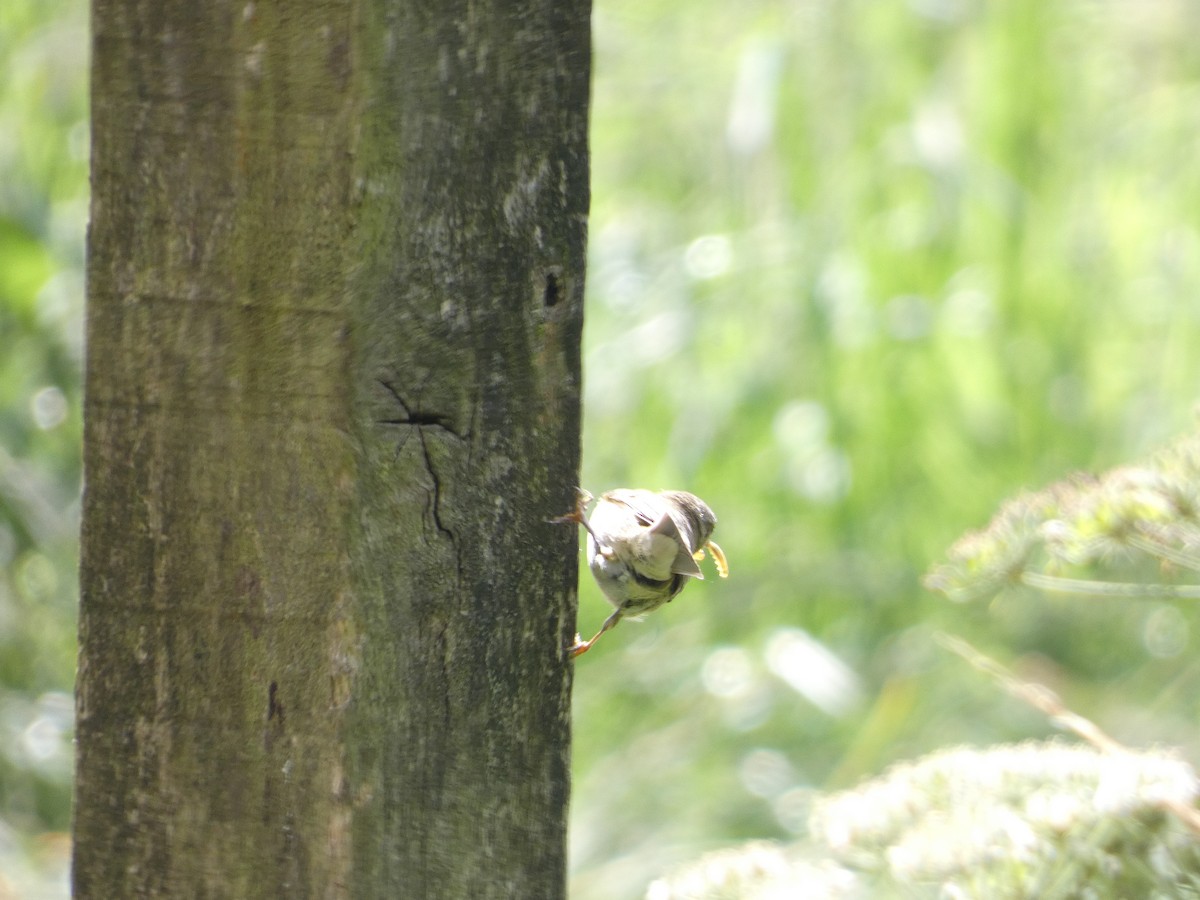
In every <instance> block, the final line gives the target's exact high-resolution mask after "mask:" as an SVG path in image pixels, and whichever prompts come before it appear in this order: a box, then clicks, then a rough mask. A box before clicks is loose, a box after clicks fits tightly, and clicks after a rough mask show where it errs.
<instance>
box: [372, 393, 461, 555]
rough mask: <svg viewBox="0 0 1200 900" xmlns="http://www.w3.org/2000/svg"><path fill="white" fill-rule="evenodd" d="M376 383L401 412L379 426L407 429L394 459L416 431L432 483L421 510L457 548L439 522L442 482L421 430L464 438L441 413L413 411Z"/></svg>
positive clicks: (446, 528)
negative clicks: (423, 507)
mask: <svg viewBox="0 0 1200 900" xmlns="http://www.w3.org/2000/svg"><path fill="white" fill-rule="evenodd" d="M378 381H379V383H380V384H381V385H383V387H384V389H386V390H387V392H388V393H389V394H391V395H392V399H393V400H395V401H396V404H397V405H398V406H399V407H400V409H401V410H403V412H404V416H403V418H397V419H380V420H379V424H380V425H392V426H407V427H408V428H409V429H411V430H410V431H408V432H406V433H405V435H404V437H403V438H402V439H401V440H400V442H399V443H398V444H397V445H396V456H397V457H399V455H400V451H401V450H403V449H404V446H405V445H406V444H407V443H408V439H409V437H410V436H411V435H412V432H413V431H416V433H417V440H418V441H420V443H421V455H422V457H423V458H424V460H425V470H426V471H427V472H428V473H429V480H430V482H431V483H432V487H431V488H430V489H429V503H428V505H427V506H426V507H425V511H426V513H428V514H429V516H430V518H431V519H433V524H434V527H436V528H437V530H438V533H439V534H442V535H444V536H445V537H447V538H449V539H450V541H451V543H453V544H455V546H457V544H458V537H457V535H455V533H454V531H453V530H452V529H450V528H449V527H448V526H447V525H446V523H445V522H443V521H442V513H441V501H442V480H441V478H440V477H439V476H438V473H437V468H436V467H435V466H434V464H433V456H432V455H431V454H430V452H429V443H428V441H426V439H425V431H424V429H425V428H439V429H441V430H442V431H444V432H445V433H446V434H448V435H450V436H451V437H453V438H455V439H456V440H458V441H460V442H461V441H464V440H465V439H466V438H465V436H464V435H462V434H459V433H458V431H456V430H455V429H454V428H453V427H452V424H453V420H452V419H451V417H450V416H447V415H443V414H442V413H434V412H427V411H424V410H422V409H420V407H419V405H418V406H417V407H415V408H410V407H409V405H408V404H407V403H406V402H405V400H404V398H403V397H402V396H401V395H400V391H399V390H397V389H396V387H395V385H393V384H392V383H391V382H388V381H385V380H384V379H382V378H380V379H378ZM459 569H460V573H459V574H460V576H461V564H460V565H459Z"/></svg>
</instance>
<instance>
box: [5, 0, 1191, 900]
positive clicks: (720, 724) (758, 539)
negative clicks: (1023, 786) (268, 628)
mask: <svg viewBox="0 0 1200 900" xmlns="http://www.w3.org/2000/svg"><path fill="white" fill-rule="evenodd" d="M86 16H87V10H86V7H85V5H84V4H83V3H82V2H81V0H39V2H34V0H6V2H5V3H4V4H3V5H2V6H0V572H2V574H0V642H2V648H0V729H2V730H3V731H2V739H0V871H3V872H4V873H5V876H4V877H6V878H7V879H8V880H9V882H11V883H12V884H14V885H21V886H22V887H24V888H25V889H26V893H27V895H28V896H38V895H43V894H44V895H45V896H65V895H66V881H65V876H64V874H63V872H64V871H65V870H64V869H63V867H62V861H63V860H64V859H65V853H64V848H65V842H64V841H63V840H62V839H61V833H62V832H63V831H64V830H65V829H66V828H67V827H68V818H69V787H70V780H69V774H70V773H69V764H70V744H69V740H70V700H69V695H70V690H71V677H72V671H73V644H74V605H75V602H76V593H75V591H76V589H75V581H76V576H75V565H76V547H75V532H76V527H77V496H78V489H79V441H80V424H79V407H80V404H79V362H80V334H81V311H82V296H83V269H82V266H83V235H84V227H85V218H86V186H87V185H86V157H87V122H86V74H87V72H86V60H87V55H88V49H87V46H88V45H87V34H86ZM594 23H595V46H596V81H595V89H594V112H593V133H592V139H593V151H594V155H593V215H592V221H591V249H590V255H591V259H590V271H589V285H588V317H587V326H586V333H585V340H586V347H585V353H586V356H585V379H586V398H585V402H586V407H585V416H586V420H585V435H584V438H585V443H584V448H585V450H584V473H583V483H584V486H586V487H587V488H589V489H590V490H592V491H593V492H599V491H602V490H605V489H608V488H611V487H614V486H634V487H647V488H667V487H674V488H683V489H687V490H691V491H694V492H696V493H697V494H699V495H700V496H702V497H703V498H704V499H705V500H706V501H708V503H709V504H710V505H711V506H712V507H713V508H714V510H716V512H717V515H718V516H719V517H720V520H721V524H720V526H719V527H718V530H717V534H716V538H717V540H719V541H720V543H721V545H722V546H723V547H724V548H725V550H726V552H727V554H728V555H729V559H730V564H731V567H732V574H731V577H730V579H729V580H728V581H721V582H718V581H717V580H716V579H712V578H710V579H708V580H707V581H705V582H703V583H700V584H696V585H693V586H691V587H690V588H689V589H688V591H687V592H686V593H685V594H684V595H683V596H682V597H681V598H680V599H679V600H678V601H677V602H675V603H672V604H671V605H670V606H669V607H667V608H665V609H664V610H661V611H660V612H658V613H656V614H654V615H652V616H650V617H648V618H647V619H646V620H645V621H644V622H641V623H623V624H622V625H621V626H620V628H619V629H617V630H616V631H615V632H614V633H613V634H612V635H610V636H609V637H608V638H606V639H605V641H602V642H601V643H600V644H599V645H598V647H597V648H596V649H595V650H593V651H592V652H590V653H589V654H587V655H586V656H585V657H583V658H582V659H580V660H579V662H578V669H577V678H576V706H575V712H576V719H575V750H574V752H575V772H576V785H575V790H574V796H573V813H572V856H573V872H574V876H573V884H572V893H573V896H575V897H577V898H579V900H592V898H596V900H599V898H605V900H613V898H616V900H621V898H625V897H634V896H640V895H641V894H642V893H643V892H644V890H645V888H646V885H647V884H648V883H649V882H650V881H651V880H652V879H653V878H655V877H656V876H658V875H661V874H662V873H663V872H665V871H667V870H668V869H670V868H672V867H673V866H674V865H675V864H677V863H680V862H683V861H686V860H689V859H692V858H695V857H696V856H698V855H700V854H701V853H702V852H704V851H707V850H710V849H713V848H716V847H721V846H726V845H729V844H734V843H739V842H741V841H744V840H747V839H751V838H775V839H781V840H790V839H792V838H794V837H796V836H797V835H799V834H800V833H801V832H802V831H803V830H804V828H805V825H806V822H807V820H808V813H809V808H810V806H811V802H812V797H813V794H814V792H815V791H817V790H825V789H833V788H843V787H848V786H851V785H853V784H855V783H857V782H858V781H860V780H861V779H863V778H865V777H867V776H869V775H871V774H874V773H877V772H879V771H881V770H882V769H883V768H884V767H886V766H887V765H888V764H889V763H890V762H892V761H895V760H898V759H903V758H910V757H913V756H916V755H918V754H921V753H925V752H928V751H930V750H933V749H935V748H937V747H941V746H945V745H949V744H958V743H963V742H966V743H970V744H975V745H984V744H989V743H992V742H997V741H1011V740H1020V739H1025V738H1029V737H1042V736H1045V734H1046V732H1047V725H1046V723H1045V721H1044V719H1043V718H1042V717H1040V716H1039V715H1037V714H1035V713H1034V712H1032V711H1030V710H1028V709H1026V708H1023V707H1022V706H1021V705H1020V704H1018V703H1016V702H1010V701H1008V700H1006V699H1004V698H1001V697H998V696H997V694H996V691H995V689H994V686H992V685H990V684H988V683H987V682H986V680H984V679H981V678H977V677H974V676H973V675H972V674H971V673H970V672H969V671H968V670H966V669H965V667H964V666H963V664H962V662H961V661H959V660H957V659H955V658H954V657H952V656H950V655H949V654H947V653H946V652H944V651H942V650H940V649H939V648H938V647H937V646H936V645H935V644H934V642H933V640H932V634H933V633H934V632H935V631H937V630H939V629H946V630H948V631H952V632H954V633H956V634H961V635H963V636H964V637H966V638H968V639H969V640H971V641H972V642H973V643H975V644H976V645H977V646H979V647H980V648H981V649H983V650H984V651H986V652H989V653H991V654H993V655H995V656H996V657H997V658H999V659H1003V660H1005V661H1006V662H1007V663H1008V664H1009V665H1011V666H1012V667H1013V668H1014V669H1015V670H1016V671H1018V672H1020V673H1021V674H1023V675H1025V676H1028V677H1031V678H1035V679H1037V680H1040V681H1043V682H1045V683H1047V684H1048V685H1051V686H1052V687H1054V689H1055V690H1057V691H1058V692H1060V693H1061V694H1062V695H1063V696H1064V697H1065V698H1066V699H1067V700H1068V702H1069V703H1070V704H1071V706H1072V707H1073V708H1075V709H1078V710H1079V711H1080V712H1082V713H1085V714H1087V715H1088V716H1090V717H1091V718H1093V719H1095V720H1096V721H1098V722H1099V723H1101V724H1102V725H1103V726H1104V727H1105V728H1106V729H1107V730H1108V731H1109V732H1110V733H1112V734H1113V735H1114V736H1115V737H1116V738H1118V739H1119V740H1122V741H1124V742H1126V743H1128V744H1131V745H1133V746H1140V745H1143V744H1145V743H1148V742H1154V743H1164V744H1175V745H1179V746H1180V747H1182V748H1183V751H1184V753H1185V754H1186V755H1187V756H1188V757H1189V758H1191V759H1196V758H1197V756H1198V753H1197V750H1198V749H1200V748H1198V746H1197V745H1198V744H1200V739H1198V736H1197V732H1196V728H1195V724H1194V723H1195V722H1196V720H1197V714H1198V712H1200V710H1198V709H1197V707H1198V706H1200V671H1198V670H1197V666H1196V664H1195V663H1194V662H1191V661H1190V660H1191V657H1192V656H1194V654H1190V653H1189V650H1190V649H1191V641H1190V629H1191V627H1192V623H1193V622H1194V621H1195V619H1196V614H1195V612H1194V611H1193V609H1192V605H1191V604H1189V603H1187V602H1183V601H1179V602H1169V601H1155V602H1141V601H1139V602H1136V603H1134V602H1130V601H1128V600H1122V599H1120V598H1087V597H1072V596H1047V595H1041V594H1038V593H1036V592H1033V591H1027V590H1020V589H1009V590H1005V591H1001V592H1000V593H999V594H997V595H996V596H995V597H994V598H993V599H991V600H990V601H989V602H987V603H977V604H954V603H950V602H948V601H947V600H946V599H944V598H943V597H940V596H938V595H935V594H932V593H929V592H927V591H925V590H924V589H922V587H921V586H920V577H921V574H922V573H923V572H924V571H926V570H927V569H928V568H929V567H930V565H931V564H933V563H934V562H936V561H938V560H941V559H943V558H944V554H945V551H946V549H947V548H948V547H949V546H950V545H951V544H952V543H954V541H955V540H956V539H957V538H958V537H959V536H960V535H962V534H963V533H964V532H966V531H968V530H971V529H976V528H980V527H982V526H984V525H985V524H986V523H987V522H988V521H989V520H990V519H991V517H992V514H993V512H994V511H995V510H996V509H997V507H998V506H999V505H1000V504H1001V502H1002V501H1003V500H1004V499H1005V498H1007V497H1010V496H1013V495H1016V494H1017V493H1018V492H1019V491H1020V490H1021V489H1022V488H1026V487H1029V488H1037V487H1040V486H1043V485H1046V484H1049V483H1051V482H1054V481H1057V480H1059V479H1061V478H1063V477H1064V476H1065V475H1066V474H1067V473H1069V472H1071V471H1074V470H1078V469H1083V470H1100V469H1106V468H1108V467H1110V466H1113V465H1116V464H1118V463H1121V462H1123V461H1126V460H1131V459H1136V458H1139V457H1141V456H1143V455H1144V454H1146V453H1147V452H1148V451H1149V450H1151V449H1152V448H1154V447H1157V446H1160V445H1164V444H1166V443H1168V441H1169V440H1170V438H1171V437H1173V436H1174V435H1178V434H1183V433H1186V432H1189V431H1190V430H1192V428H1193V412H1192V405H1193V403H1194V400H1195V394H1196V383H1197V379H1196V371H1195V366H1194V362H1193V361H1194V360H1195V359H1197V358H1200V327H1198V326H1200V301H1198V300H1197V297H1198V296H1200V167H1198V166H1197V165H1196V164H1195V156H1196V147H1197V134H1200V127H1198V126H1200V121H1198V120H1200V104H1197V102H1196V98H1197V96H1198V95H1200V50H1197V49H1196V46H1195V42H1194V40H1192V36H1193V35H1194V34H1195V33H1196V29H1197V27H1198V26H1200V8H1197V7H1196V6H1195V5H1193V4H1189V3H1187V2H1184V0H1153V2H1149V3H1139V4H1135V3H1127V2H1126V3H1121V2H1109V3H1097V2H1095V0H1062V2H1059V3H1052V4H1050V3H1043V2H1041V0H1010V2H1006V3H998V4H986V3H982V2H980V0H908V2H895V3H878V2H869V0H841V2H836V3H835V2H829V0H794V2H787V3H785V2H767V0H758V2H750V3H744V4H727V3H720V2H715V0H690V2H688V3H682V2H679V0H672V2H667V0H652V2H644V0H643V2H636V3H635V2H633V0H598V2H597V4H596V8H595V13H594ZM607 612H608V607H607V605H606V604H605V603H604V601H603V599H602V598H601V596H600V594H599V592H598V591H597V590H596V589H595V587H594V585H593V584H592V583H591V582H590V580H585V583H584V584H583V585H582V591H581V610H580V631H582V632H584V633H585V634H587V633H590V632H591V630H592V629H594V628H595V627H597V626H598V625H599V624H600V622H602V621H603V619H604V618H605V616H606V615H607ZM1166 633H1169V634H1170V636H1171V640H1163V639H1162V636H1163V635H1164V634H1166ZM22 873H24V874H22ZM29 885H32V887H30V886H29ZM4 886H5V885H4V884H2V883H0V888H2V887H4ZM39 891H40V892H42V894H39V893H38V892H39ZM0 893H2V890H0Z"/></svg>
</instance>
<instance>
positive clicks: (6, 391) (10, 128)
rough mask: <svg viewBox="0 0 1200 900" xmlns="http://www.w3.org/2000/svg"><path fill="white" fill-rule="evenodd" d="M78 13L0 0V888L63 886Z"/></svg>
mask: <svg viewBox="0 0 1200 900" xmlns="http://www.w3.org/2000/svg"><path fill="white" fill-rule="evenodd" d="M87 134H88V124H87V19H86V7H85V6H84V5H83V4H82V3H80V2H78V0H5V3H4V4H2V5H0V895H4V896H10V894H8V893H7V892H6V891H8V890H12V891H18V890H19V891H20V893H18V894H16V895H17V896H43V895H46V896H65V894H66V889H67V888H66V874H65V873H66V861H67V842H66V840H65V837H64V836H63V832H65V831H66V830H67V828H68V827H69V820H70V775H71V759H72V749H71V727H72V725H71V723H72V717H73V713H74V709H73V703H72V700H71V682H72V678H73V675H74V671H75V605H76V598H77V587H76V574H75V570H76V564H77V555H78V551H77V537H78V518H79V510H78V497H79V487H80V483H79V476H80V441H81V430H82V429H81V424H80V366H81V355H82V352H81V351H82V346H81V344H82V332H83V325H82V322H83V281H84V276H83V235H84V229H85V226H86V217H87V147H88V144H87Z"/></svg>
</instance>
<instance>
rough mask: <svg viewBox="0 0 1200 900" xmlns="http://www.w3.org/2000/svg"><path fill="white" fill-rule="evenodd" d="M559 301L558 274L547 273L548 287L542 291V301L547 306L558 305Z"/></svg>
mask: <svg viewBox="0 0 1200 900" xmlns="http://www.w3.org/2000/svg"><path fill="white" fill-rule="evenodd" d="M558 301H559V287H558V276H557V275H555V274H554V273H553V272H547V273H546V288H545V290H544V291H543V292H542V302H543V303H544V304H545V305H546V306H547V307H550V306H557V305H558Z"/></svg>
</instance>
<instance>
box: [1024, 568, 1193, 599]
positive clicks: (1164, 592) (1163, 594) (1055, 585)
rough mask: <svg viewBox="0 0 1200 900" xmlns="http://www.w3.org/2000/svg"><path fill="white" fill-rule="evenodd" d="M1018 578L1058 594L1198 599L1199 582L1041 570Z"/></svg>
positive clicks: (1026, 573)
mask: <svg viewBox="0 0 1200 900" xmlns="http://www.w3.org/2000/svg"><path fill="white" fill-rule="evenodd" d="M1021 581H1022V583H1024V584H1027V585H1029V586H1030V587H1034V588H1038V589H1040V590H1043V591H1051V592H1052V593H1058V594H1099V595H1102V596H1109V597H1136V598H1143V599H1147V600H1200V584H1144V583H1140V582H1127V581H1089V580H1087V579H1084V578H1062V577H1060V576H1058V575H1045V574H1043V573H1041V572H1022V573H1021Z"/></svg>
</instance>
